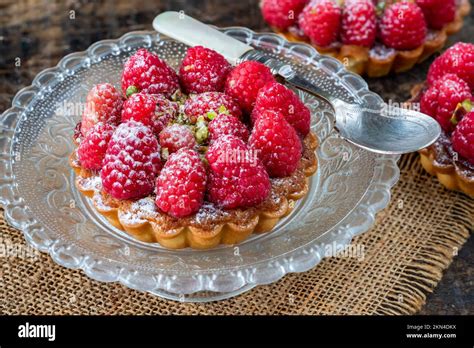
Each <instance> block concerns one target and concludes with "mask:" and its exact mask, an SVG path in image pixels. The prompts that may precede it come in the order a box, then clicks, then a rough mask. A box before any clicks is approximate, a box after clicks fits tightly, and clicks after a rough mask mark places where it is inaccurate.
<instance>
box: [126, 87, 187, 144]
mask: <svg viewBox="0 0 474 348" xmlns="http://www.w3.org/2000/svg"><path fill="white" fill-rule="evenodd" d="M177 114H178V104H177V103H175V102H172V101H169V100H168V99H166V98H165V97H163V96H162V95H159V94H145V93H135V94H132V95H131V96H130V97H129V98H128V99H127V100H126V101H125V103H124V104H123V109H122V122H125V121H128V120H135V121H138V122H141V123H143V124H144V125H145V126H148V127H150V128H151V129H152V130H153V132H154V133H155V134H156V135H158V134H159V133H160V132H161V131H162V130H163V128H164V127H166V126H167V125H168V123H170V122H171V121H172V120H173V119H174V118H175V117H176V115H177Z"/></svg>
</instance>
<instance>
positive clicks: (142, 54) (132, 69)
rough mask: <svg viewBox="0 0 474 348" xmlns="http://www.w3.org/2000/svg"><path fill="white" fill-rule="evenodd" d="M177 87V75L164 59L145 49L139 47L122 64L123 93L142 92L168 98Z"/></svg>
mask: <svg viewBox="0 0 474 348" xmlns="http://www.w3.org/2000/svg"><path fill="white" fill-rule="evenodd" d="M178 88H179V82H178V75H177V74H176V72H175V71H174V70H173V69H171V68H170V67H169V66H168V65H167V64H166V62H165V61H164V60H161V59H160V58H159V57H158V56H157V55H156V54H154V53H151V52H148V51H147V50H146V49H144V48H141V49H139V50H138V51H137V52H136V53H135V54H134V55H133V56H131V57H130V58H129V59H128V60H127V62H126V63H125V65H124V68H123V72H122V91H123V93H124V94H125V95H127V97H128V96H130V94H131V93H135V92H144V93H148V94H163V95H165V96H166V97H167V98H169V97H170V96H171V95H172V94H173V93H174V92H175V91H176V90H177V89H178Z"/></svg>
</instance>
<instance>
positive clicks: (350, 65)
mask: <svg viewBox="0 0 474 348" xmlns="http://www.w3.org/2000/svg"><path fill="white" fill-rule="evenodd" d="M470 11H471V5H470V3H469V0H460V1H459V3H458V5H457V11H456V17H455V20H454V21H453V22H451V23H449V24H447V25H445V26H444V27H443V28H442V29H441V30H432V29H429V30H428V32H427V35H426V39H425V42H424V44H423V45H421V46H419V47H417V48H416V49H413V50H408V51H401V50H396V49H392V48H388V47H386V46H384V45H383V44H381V43H380V42H376V44H375V45H374V46H372V47H371V48H368V47H363V46H355V45H344V44H342V43H340V42H335V43H334V44H332V45H330V46H328V47H320V46H317V45H313V46H314V47H315V48H316V49H317V50H318V52H319V53H321V54H323V55H327V56H331V57H334V58H337V59H338V60H339V61H341V62H342V63H343V64H344V66H345V67H346V68H347V69H348V70H350V71H352V72H355V73H357V74H360V75H367V76H368V77H381V76H385V75H388V74H390V73H391V72H395V73H400V72H404V71H408V70H410V69H411V68H413V66H414V65H415V64H418V63H421V62H423V61H424V60H425V59H427V58H428V57H430V56H431V55H432V54H434V53H435V52H437V51H439V50H441V49H442V48H443V47H444V46H445V44H446V41H447V39H448V36H449V35H452V34H455V33H457V32H458V31H459V30H460V29H461V28H462V26H463V24H464V17H466V16H467V15H468V14H469V12H470ZM272 30H273V31H275V32H276V33H278V34H280V35H282V36H283V37H285V38H286V39H287V40H288V41H292V42H301V43H307V44H311V42H310V40H309V39H308V37H306V35H305V34H304V33H303V31H302V30H301V29H300V28H299V27H297V26H291V27H289V28H288V29H286V30H281V29H278V28H276V27H272Z"/></svg>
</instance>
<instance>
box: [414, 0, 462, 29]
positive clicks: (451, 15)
mask: <svg viewBox="0 0 474 348" xmlns="http://www.w3.org/2000/svg"><path fill="white" fill-rule="evenodd" d="M416 4H417V5H418V6H420V8H421V10H422V11H423V14H424V15H425V19H426V22H427V23H428V26H429V27H430V28H433V29H441V28H443V27H444V26H445V25H446V24H448V23H451V22H453V21H454V19H455V17H456V0H416Z"/></svg>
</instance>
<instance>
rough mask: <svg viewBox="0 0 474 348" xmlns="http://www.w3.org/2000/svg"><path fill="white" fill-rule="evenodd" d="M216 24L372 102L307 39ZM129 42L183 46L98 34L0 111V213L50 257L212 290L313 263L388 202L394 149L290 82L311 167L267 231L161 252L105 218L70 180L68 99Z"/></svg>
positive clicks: (131, 45) (176, 286) (164, 290)
mask: <svg viewBox="0 0 474 348" xmlns="http://www.w3.org/2000/svg"><path fill="white" fill-rule="evenodd" d="M220 30H222V31H223V32H224V33H226V34H227V35H230V36H232V37H235V38H237V39H239V40H242V41H244V42H246V43H248V44H251V45H253V46H255V47H259V48H260V49H264V50H267V51H268V52H270V53H271V54H273V55H275V56H276V57H278V58H280V59H288V60H291V61H292V63H293V64H295V65H296V66H297V67H298V69H299V72H300V73H301V74H303V75H304V76H305V77H306V78H308V79H310V80H311V81H313V82H314V83H315V84H317V85H319V86H321V87H323V88H325V89H327V90H329V91H330V92H331V93H334V94H336V95H337V96H339V97H340V98H343V99H344V100H347V101H357V102H358V103H367V104H373V103H378V102H380V101H381V99H380V97H379V96H377V95H375V94H374V93H372V92H370V91H368V88H367V85H366V83H365V82H364V81H363V80H362V79H361V78H360V77H358V76H356V75H353V74H351V73H349V72H347V71H346V70H345V69H344V68H343V67H342V65H341V64H340V63H339V62H337V61H336V60H334V59H332V58H328V57H323V56H320V55H319V54H318V53H317V52H316V50H315V49H314V48H312V47H310V46H308V45H302V44H293V43H289V42H287V41H286V40H284V39H282V38H281V37H279V36H277V35H275V34H267V33H263V34H261V33H255V32H253V31H251V30H249V29H246V28H240V27H232V28H224V29H220ZM139 47H146V48H147V49H149V50H151V51H153V52H156V53H157V54H158V55H159V56H161V57H162V58H163V59H165V60H166V61H167V62H168V63H169V64H171V65H172V66H173V67H175V68H176V67H177V66H178V65H179V62H180V61H181V59H182V58H183V56H184V54H185V51H186V47H185V46H184V45H183V44H181V43H178V42H176V41H173V40H170V39H169V38H166V37H162V36H160V35H159V34H157V33H156V32H131V33H128V34H126V35H124V36H123V37H121V38H120V39H118V40H105V41H100V42H97V43H95V44H93V45H92V46H90V47H89V49H88V50H87V51H84V52H78V53H73V54H70V55H67V56H66V57H64V58H63V59H62V60H61V61H60V62H59V64H58V65H57V66H56V67H54V68H50V69H46V70H44V71H42V72H41V73H40V74H38V76H37V77H36V78H35V79H34V81H33V83H32V85H31V86H29V87H26V88H24V89H22V90H21V91H20V92H18V94H17V95H16V96H15V98H14V99H13V103H12V104H13V105H12V108H10V109H8V110H7V111H5V112H4V113H3V114H2V116H1V118H0V130H1V134H2V135H1V138H0V156H1V157H0V203H1V204H2V205H3V206H4V209H5V217H6V219H7V221H8V222H9V223H10V224H11V225H13V226H14V227H16V228H19V229H21V230H22V231H23V233H24V235H25V238H26V240H27V241H28V242H29V243H31V244H32V245H33V246H35V247H36V248H38V249H39V250H41V251H43V252H48V253H49V254H50V255H51V257H52V258H53V259H54V260H55V261H56V262H57V263H58V264H60V265H63V266H65V267H68V268H78V269H82V270H84V272H85V273H86V274H87V275H88V276H90V277H91V278H93V279H96V280H98V281H103V282H113V281H119V282H121V283H122V284H124V285H125V286H128V287H130V288H134V289H138V290H141V291H149V292H151V293H153V294H156V295H158V296H162V297H165V298H170V299H175V300H181V301H211V300H218V299H223V298H228V297H231V296H235V295H237V294H240V293H242V292H244V291H246V290H249V289H251V288H252V287H254V286H256V285H261V284H268V283H271V282H274V281H276V280H278V279H280V278H281V277H283V276H284V275H285V274H286V273H289V272H304V271H306V270H308V269H310V268H312V267H314V266H315V265H316V264H317V263H318V262H319V261H320V260H321V259H322V258H323V257H324V256H325V250H327V248H325V245H327V244H328V243H329V244H332V245H337V246H344V245H346V244H348V243H350V241H351V239H352V238H353V237H354V236H355V235H357V234H360V233H362V232H365V231H367V230H368V229H369V228H370V227H371V225H372V224H373V222H374V217H375V214H376V213H377V212H378V211H379V210H381V209H382V208H384V207H385V206H386V205H387V204H388V202H389V200H390V188H391V187H392V186H393V185H394V184H395V182H396V181H397V179H398V175H399V170H398V167H397V164H396V161H397V157H393V156H382V155H377V154H373V153H369V152H366V151H364V150H361V149H359V148H357V147H354V146H353V145H351V144H349V143H347V142H345V141H343V140H341V139H340V138H339V137H338V135H337V134H336V132H335V131H334V130H333V127H332V125H333V114H332V111H331V108H329V107H328V105H327V104H325V102H323V101H322V100H318V99H317V98H314V97H311V96H309V95H306V94H303V93H300V92H298V93H300V96H301V97H302V98H303V99H304V101H305V102H306V103H307V105H308V106H309V107H310V108H311V110H312V129H313V131H314V132H315V133H316V134H317V136H318V137H319V139H320V141H321V146H320V148H319V149H318V151H317V157H318V160H319V169H318V171H317V173H316V174H315V175H314V176H313V177H312V178H311V182H310V192H309V194H308V195H307V196H306V197H305V198H304V199H302V200H301V201H299V202H298V204H297V207H296V209H295V210H294V211H293V212H292V214H291V215H289V216H288V217H286V218H285V219H283V220H282V221H280V223H279V224H278V225H277V226H276V228H275V229H274V231H272V232H271V233H267V234H262V235H258V236H253V237H251V238H249V239H248V240H246V241H245V242H243V243H241V244H239V245H237V246H221V247H218V248H215V249H212V250H206V251H197V250H191V249H184V250H167V249H164V248H162V247H160V246H159V245H158V244H156V245H155V244H146V243H142V242H139V241H137V240H135V239H133V238H132V237H130V236H128V235H127V234H126V233H124V232H122V231H119V230H117V229H115V228H113V227H112V226H111V225H110V224H109V223H108V222H107V221H106V220H105V219H104V218H103V217H102V216H101V215H99V214H97V213H96V212H95V210H94V208H93V206H92V204H91V202H90V200H89V199H87V198H85V197H84V196H82V195H81V194H80V193H79V192H78V191H77V190H76V188H75V185H74V174H73V171H72V170H71V169H70V167H69V165H68V156H69V154H70V153H71V151H72V149H73V144H72V134H73V129H74V126H75V124H76V122H77V121H78V120H79V119H80V114H81V110H80V108H78V107H77V106H78V105H83V103H84V102H85V98H86V95H87V92H88V90H89V89H90V88H91V86H92V85H94V84H96V83H99V82H111V83H113V84H115V85H116V86H120V83H119V81H120V75H121V70H122V65H123V63H124V62H125V61H126V59H127V58H128V57H129V56H130V55H132V54H133V53H134V52H135V51H136V50H137V49H138V48H139ZM78 109H79V110H78Z"/></svg>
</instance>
